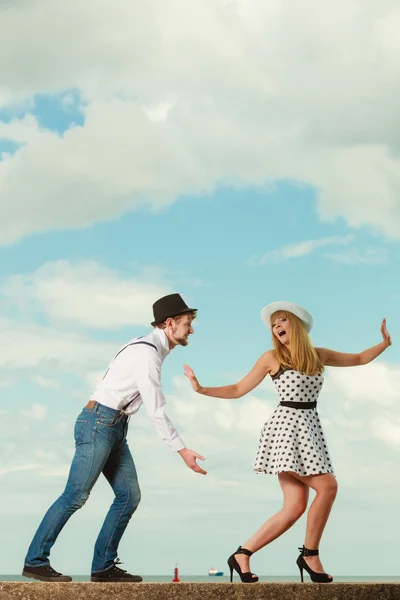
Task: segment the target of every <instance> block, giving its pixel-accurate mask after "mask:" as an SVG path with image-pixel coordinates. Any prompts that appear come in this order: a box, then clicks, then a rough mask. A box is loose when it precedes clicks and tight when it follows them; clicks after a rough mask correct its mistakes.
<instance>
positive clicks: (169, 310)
mask: <svg viewBox="0 0 400 600" xmlns="http://www.w3.org/2000/svg"><path fill="white" fill-rule="evenodd" d="M195 310H197V308H189V307H188V305H187V304H186V302H185V301H184V300H183V298H182V296H181V295H180V294H168V296H163V297H162V298H160V299H159V300H157V301H156V302H154V304H153V315H154V321H153V322H152V323H151V325H152V326H153V327H154V326H155V325H158V324H159V323H163V322H164V321H165V320H166V319H168V317H177V316H178V315H184V314H185V313H188V312H193V311H195Z"/></svg>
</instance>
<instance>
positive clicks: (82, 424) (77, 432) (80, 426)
mask: <svg viewBox="0 0 400 600" xmlns="http://www.w3.org/2000/svg"><path fill="white" fill-rule="evenodd" d="M86 425H87V421H86V420H84V419H77V420H76V423H75V428H74V438H75V443H76V444H79V443H80V442H81V441H82V439H83V434H84V433H85V429H86Z"/></svg>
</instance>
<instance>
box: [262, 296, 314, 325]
mask: <svg viewBox="0 0 400 600" xmlns="http://www.w3.org/2000/svg"><path fill="white" fill-rule="evenodd" d="M278 310H285V311H286V312H290V313H292V314H293V315H296V317H298V318H299V319H300V321H301V322H302V323H303V325H304V328H305V330H306V331H307V333H310V331H311V329H312V326H313V318H312V316H311V315H310V313H309V312H307V311H306V310H305V309H304V308H302V307H301V306H299V305H298V304H294V303H293V302H284V301H281V302H272V303H271V304H267V306H264V308H263V309H262V311H261V319H262V320H263V322H264V324H265V325H266V326H267V327H268V329H271V316H272V315H273V314H274V313H275V312H277V311H278Z"/></svg>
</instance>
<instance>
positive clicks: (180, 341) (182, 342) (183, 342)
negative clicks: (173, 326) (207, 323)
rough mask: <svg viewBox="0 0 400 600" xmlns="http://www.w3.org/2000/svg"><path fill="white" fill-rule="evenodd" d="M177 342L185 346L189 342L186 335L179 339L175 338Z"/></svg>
mask: <svg viewBox="0 0 400 600" xmlns="http://www.w3.org/2000/svg"><path fill="white" fill-rule="evenodd" d="M177 342H178V343H179V345H180V346H187V345H188V343H189V340H188V338H187V337H183V338H180V339H179V340H177Z"/></svg>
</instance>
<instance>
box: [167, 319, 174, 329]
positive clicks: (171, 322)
mask: <svg viewBox="0 0 400 600" xmlns="http://www.w3.org/2000/svg"><path fill="white" fill-rule="evenodd" d="M173 323H174V320H173V319H172V318H171V317H168V319H166V320H165V324H166V326H167V327H172V325H173Z"/></svg>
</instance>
